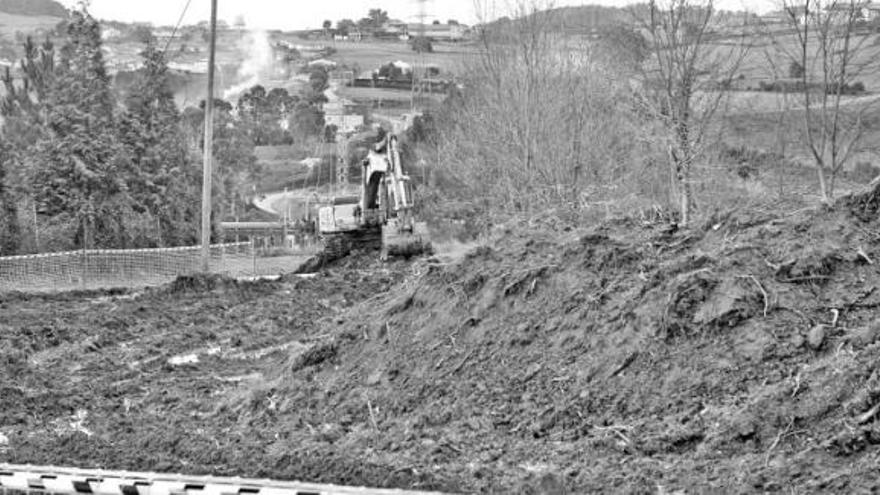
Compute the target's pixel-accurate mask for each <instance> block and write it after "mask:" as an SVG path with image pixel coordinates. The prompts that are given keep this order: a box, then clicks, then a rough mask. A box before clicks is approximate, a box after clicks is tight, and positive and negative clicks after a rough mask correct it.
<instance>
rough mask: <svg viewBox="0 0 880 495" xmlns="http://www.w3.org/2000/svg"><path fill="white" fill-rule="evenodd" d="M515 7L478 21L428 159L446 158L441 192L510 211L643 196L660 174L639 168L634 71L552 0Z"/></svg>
mask: <svg viewBox="0 0 880 495" xmlns="http://www.w3.org/2000/svg"><path fill="white" fill-rule="evenodd" d="M510 13H511V14H513V16H514V18H513V19H507V20H500V21H498V22H493V23H491V24H486V25H484V26H483V28H482V29H481V30H480V33H479V34H480V45H479V50H478V53H477V54H476V56H474V57H473V58H472V59H470V60H469V61H468V62H467V63H466V64H465V66H464V67H463V70H462V72H461V74H462V81H463V83H464V88H465V89H464V90H463V91H462V92H461V95H460V96H459V97H457V98H454V99H452V103H451V105H448V106H447V107H446V108H445V110H444V112H441V115H440V116H439V118H438V122H439V125H438V127H439V135H438V137H437V139H436V144H435V145H434V146H433V148H434V149H432V150H430V151H429V153H430V154H431V157H430V159H428V161H430V162H435V163H443V167H442V169H438V170H437V172H436V174H435V175H434V177H435V178H436V179H437V184H438V187H441V188H442V189H443V190H442V193H444V195H445V196H446V197H451V198H455V199H458V200H460V201H462V202H468V201H471V202H474V203H479V204H480V205H485V209H487V210H496V211H500V212H503V213H505V214H506V213H514V212H523V213H526V214H530V213H537V212H545V211H547V210H548V209H555V210H558V211H560V212H561V211H565V212H566V215H567V214H569V213H571V214H573V215H578V216H580V215H584V214H591V212H592V211H593V210H596V211H601V212H602V213H604V212H605V211H607V209H608V208H607V207H608V206H609V205H610V206H623V203H624V202H625V201H628V200H629V199H630V198H636V200H639V201H641V202H642V203H644V202H646V201H647V200H646V198H647V196H649V195H650V194H651V193H652V192H653V190H652V191H644V190H639V189H638V187H640V186H641V185H643V184H647V185H648V186H649V187H653V186H654V185H655V184H657V183H658V180H647V179H645V177H646V176H647V174H646V173H644V170H642V169H641V168H639V167H641V166H642V165H643V163H644V161H643V156H644V154H643V153H641V152H640V151H641V150H640V149H638V148H637V147H635V146H634V145H633V143H634V142H636V141H637V136H638V135H640V134H641V126H642V123H641V120H640V119H639V117H638V116H637V115H636V114H635V112H634V111H633V105H632V99H631V93H630V87H629V83H628V77H627V75H626V74H622V73H621V72H620V71H619V70H618V69H619V68H618V67H616V66H613V65H608V64H606V63H605V61H606V58H603V57H600V56H598V55H597V53H596V50H597V49H598V48H597V47H596V46H595V44H594V43H588V42H585V41H583V40H582V39H577V38H569V37H566V36H565V34H564V30H563V29H562V25H563V23H564V21H565V19H564V17H563V16H561V15H560V13H559V12H557V11H553V10H552V9H549V8H547V4H545V3H543V2H540V1H537V0H536V1H524V2H520V3H519V5H518V9H517V10H516V11H515V12H510ZM649 172H650V173H653V172H654V170H651V171H649ZM659 195H660V194H658V195H657V196H659ZM651 199H654V198H653V197H652V198H651ZM633 202H635V201H633ZM612 203H613V204H612ZM481 208H483V207H482V206H481Z"/></svg>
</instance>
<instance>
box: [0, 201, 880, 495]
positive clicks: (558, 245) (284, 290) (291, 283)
mask: <svg viewBox="0 0 880 495" xmlns="http://www.w3.org/2000/svg"><path fill="white" fill-rule="evenodd" d="M878 205H880V198H878V195H877V194H875V193H871V194H865V195H861V196H854V197H851V198H848V199H846V200H844V201H841V202H839V203H838V204H837V205H836V206H835V208H834V209H821V210H803V211H799V212H795V213H790V214H781V213H779V212H776V211H767V212H754V211H751V212H742V211H732V212H728V213H726V214H723V215H717V216H716V217H715V218H712V219H711V220H710V221H707V222H706V223H705V224H704V225H697V226H694V227H693V228H691V229H688V230H676V229H675V228H674V227H672V226H670V225H667V224H662V223H646V222H641V221H635V220H622V221H617V222H608V223H604V224H602V225H599V226H595V227H592V228H588V229H587V228H585V229H565V228H561V227H556V226H554V225H539V224H528V223H522V224H517V223H509V224H506V225H505V226H504V227H503V228H500V229H496V232H494V234H493V235H492V236H491V240H487V241H485V242H482V243H480V244H479V245H475V246H472V247H470V248H468V249H466V250H464V251H463V252H462V253H460V254H456V253H451V254H450V253H441V254H439V255H437V256H435V257H433V258H425V259H420V260H415V261H411V262H404V261H398V262H395V263H392V264H379V263H376V262H374V261H372V256H370V255H361V256H359V257H358V256H355V257H353V258H348V259H345V260H342V262H340V263H337V264H336V265H334V266H331V267H329V268H325V269H322V270H321V271H319V272H318V273H316V274H314V275H313V276H311V277H302V276H293V275H291V276H288V277H285V278H284V279H282V280H280V281H276V282H256V283H235V282H234V281H230V280H224V279H217V278H193V279H179V280H178V281H177V282H176V283H175V284H173V285H171V286H168V287H165V288H162V289H156V290H150V291H146V292H142V293H135V294H132V293H112V292H110V293H87V294H64V295H57V296H51V297H48V296H39V297H36V296H27V295H14V294H13V295H7V296H3V299H2V302H0V314H2V323H0V370H2V371H0V462H14V463H38V464H60V465H69V466H80V467H103V468H127V469H136V470H158V471H174V472H184V473H214V474H227V475H241V476H268V477H273V478H285V479H302V480H308V481H319V482H333V483H343V484H353V485H370V486H389V487H401V488H417V489H418V488H423V489H438V490H445V491H457V492H501V493H509V492H517V493H565V492H568V493H583V492H626V493H669V492H674V491H677V490H684V491H685V492H688V493H693V492H696V493H704V492H710V493H715V492H734V493H751V492H774V491H784V492H786V493H788V492H814V493H828V492H837V493H858V492H865V493H870V492H871V490H872V489H876V487H877V486H880V469H878V465H880V313H878V311H877V309H878V307H880V289H878V284H880V270H878V268H880V229H878V226H880V222H878V220H877V217H878Z"/></svg>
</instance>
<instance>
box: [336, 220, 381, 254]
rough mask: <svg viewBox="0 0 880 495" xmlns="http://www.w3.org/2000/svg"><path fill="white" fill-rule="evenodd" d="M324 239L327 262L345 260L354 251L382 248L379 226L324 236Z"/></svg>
mask: <svg viewBox="0 0 880 495" xmlns="http://www.w3.org/2000/svg"><path fill="white" fill-rule="evenodd" d="M323 237H324V259H325V260H326V261H332V260H337V259H340V258H344V257H345V256H348V255H349V254H350V253H351V252H352V251H354V250H360V249H367V250H376V249H380V248H381V247H382V229H381V227H378V226H376V227H368V228H363V229H359V230H353V231H349V232H336V233H332V234H324V236H323Z"/></svg>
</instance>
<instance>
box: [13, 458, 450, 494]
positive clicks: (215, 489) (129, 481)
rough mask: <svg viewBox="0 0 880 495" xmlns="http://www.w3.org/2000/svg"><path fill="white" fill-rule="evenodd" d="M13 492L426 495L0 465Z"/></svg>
mask: <svg viewBox="0 0 880 495" xmlns="http://www.w3.org/2000/svg"><path fill="white" fill-rule="evenodd" d="M16 493H34V494H36V493H40V494H50V493H51V494H70V495H79V494H83V493H93V494H102V495H104V494H106V495H189V494H193V495H238V494H253V495H365V494H375V495H416V494H419V495H425V494H435V495H440V494H439V492H417V491H407V490H391V489H379V488H365V487H347V486H339V485H323V484H317V483H302V482H298V481H273V480H268V479H247V478H225V477H216V476H185V475H175V474H163V473H140V472H132V471H104V470H89V469H75V468H62V467H54V466H21V465H13V464H0V495H12V494H16Z"/></svg>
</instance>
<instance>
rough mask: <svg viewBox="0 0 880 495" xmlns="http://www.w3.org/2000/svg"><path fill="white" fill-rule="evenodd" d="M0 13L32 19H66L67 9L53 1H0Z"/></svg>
mask: <svg viewBox="0 0 880 495" xmlns="http://www.w3.org/2000/svg"><path fill="white" fill-rule="evenodd" d="M0 12H5V13H7V14H15V15H23V16H34V17H35V16H48V17H61V18H63V17H67V9H66V8H64V6H63V5H61V4H60V3H58V2H56V1H55V0H0Z"/></svg>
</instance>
